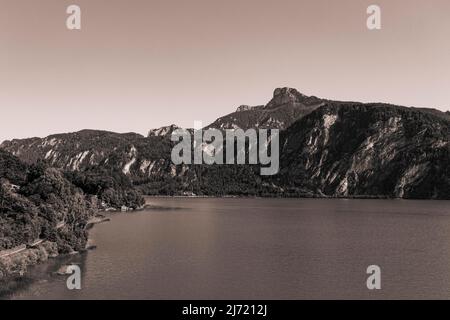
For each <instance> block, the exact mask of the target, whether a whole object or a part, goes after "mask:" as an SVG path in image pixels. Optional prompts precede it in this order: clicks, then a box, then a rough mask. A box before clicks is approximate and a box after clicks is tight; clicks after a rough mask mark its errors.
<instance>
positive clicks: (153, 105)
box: [0, 0, 450, 141]
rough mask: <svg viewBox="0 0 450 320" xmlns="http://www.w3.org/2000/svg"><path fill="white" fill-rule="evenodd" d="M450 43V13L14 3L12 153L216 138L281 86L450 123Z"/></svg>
mask: <svg viewBox="0 0 450 320" xmlns="http://www.w3.org/2000/svg"><path fill="white" fill-rule="evenodd" d="M71 4H77V5H79V6H80V7H81V10H82V30H81V31H70V30H67V28H66V24H65V23H66V18H67V16H68V15H67V14H66V8H67V7H68V6H69V5H71ZM370 4H378V5H380V6H381V9H382V29H381V30H379V31H369V30H368V29H367V28H366V18H367V14H366V8H367V7H368V5H370ZM449 39H450V1H448V0H427V1H423V0H372V1H367V0H314V1H313V0H309V1H302V0H222V1H218V0H177V1H174V0H157V1H156V0H71V1H65V0H39V1H35V0H0V110H1V118H0V141H2V140H5V139H12V138H24V137H31V136H47V135H49V134H53V133H61V132H71V131H77V130H80V129H85V128H90V129H103V130H111V131H117V132H130V131H133V132H138V133H142V134H145V133H146V132H147V131H148V130H149V129H150V128H154V127H159V126H163V125H168V124H171V123H175V124H178V125H181V126H184V127H192V126H193V122H194V120H202V121H203V122H204V124H205V125H206V124H208V123H209V122H212V121H213V120H214V119H216V118H217V117H219V116H222V115H225V114H227V113H230V112H232V111H234V110H235V109H236V107H238V106H239V105H240V104H250V105H258V104H265V103H266V102H268V100H269V99H270V98H271V96H272V92H273V90H274V89H275V88H276V87H281V86H290V87H295V88H297V89H298V90H299V91H300V92H302V93H304V94H307V95H316V96H319V97H324V98H331V99H339V100H354V101H355V100H356V101H363V102H375V101H381V102H391V103H396V104H401V105H407V106H410V105H414V106H422V107H433V108H437V109H440V110H450V59H449V57H450V41H449Z"/></svg>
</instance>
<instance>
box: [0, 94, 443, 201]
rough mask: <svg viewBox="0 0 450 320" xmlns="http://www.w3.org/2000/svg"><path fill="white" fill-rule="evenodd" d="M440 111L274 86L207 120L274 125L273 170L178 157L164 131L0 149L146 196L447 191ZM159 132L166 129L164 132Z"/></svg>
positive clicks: (219, 124) (18, 143)
mask: <svg viewBox="0 0 450 320" xmlns="http://www.w3.org/2000/svg"><path fill="white" fill-rule="evenodd" d="M449 123H450V118H449V115H448V113H444V112H440V111H438V110H434V109H423V108H406V107H400V106H394V105H389V104H381V103H370V104H364V103H358V102H339V101H331V100H325V99H320V98H317V97H314V96H312V97H309V96H306V95H303V94H301V93H300V92H298V91H297V90H295V89H291V88H279V89H276V90H275V92H274V95H273V98H272V99H271V101H269V102H268V103H267V104H266V105H265V106H257V107H255V108H252V107H248V108H247V107H245V108H240V110H239V111H237V112H234V113H232V114H230V115H227V116H224V117H221V118H219V119H217V120H216V121H215V122H213V123H212V124H210V125H209V126H207V127H206V128H211V127H214V128H218V129H236V128H242V129H248V128H256V129H260V128H279V129H281V130H282V134H281V138H280V139H281V140H280V146H281V149H280V163H281V170H280V173H279V174H278V175H276V176H273V177H261V176H259V174H258V172H259V171H258V170H257V167H255V166H250V165H239V166H237V165H236V166H220V165H213V166H207V165H179V166H175V165H174V164H173V163H172V162H171V159H170V152H171V149H172V146H173V143H172V142H171V141H170V134H169V133H170V131H171V130H173V129H175V128H176V126H174V125H173V126H169V127H165V129H164V130H156V131H151V132H154V134H149V136H148V137H143V136H141V135H138V134H134V133H128V134H118V133H112V132H104V131H89V130H84V131H81V132H77V133H69V134H62V135H52V136H49V137H47V138H43V139H39V138H33V139H25V140H13V141H7V142H4V143H3V144H2V145H1V148H2V149H4V150H7V151H9V152H11V153H12V154H14V155H15V156H17V157H19V158H20V159H21V160H23V161H24V162H26V163H29V164H32V163H35V162H36V161H39V160H42V161H45V162H47V163H49V164H50V165H51V166H55V167H58V168H62V169H63V170H66V171H71V172H84V171H86V170H92V169H93V168H104V170H117V171H120V172H122V173H123V174H124V175H126V176H127V177H129V178H130V179H131V181H132V182H133V184H134V185H135V187H137V188H139V189H140V190H141V191H142V192H144V193H145V194H152V195H173V194H181V195H182V194H186V195H189V194H197V195H200V194H205V195H262V196H331V197H354V196H363V197H398V198H427V199H429V198H430V199H431V198H433V199H449V198H450V191H449V185H450V178H449V169H448V168H449V167H450V160H449V148H450V145H449V140H450V139H449V130H450V129H449V128H450V125H449ZM166 131H167V132H166Z"/></svg>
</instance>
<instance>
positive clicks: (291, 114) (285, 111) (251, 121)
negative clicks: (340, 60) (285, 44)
mask: <svg viewBox="0 0 450 320" xmlns="http://www.w3.org/2000/svg"><path fill="white" fill-rule="evenodd" d="M324 104H325V101H324V100H321V99H319V98H317V97H314V96H312V97H308V96H305V95H303V94H301V93H300V92H298V91H297V90H296V89H292V88H278V89H276V90H275V91H274V93H273V98H272V100H270V101H269V102H268V103H267V104H266V105H265V106H255V107H251V106H247V105H242V106H240V107H238V109H237V110H236V112H233V113H230V114H228V115H226V116H224V117H221V118H219V119H217V120H216V121H215V122H213V123H212V124H210V125H209V126H208V128H217V129H238V128H240V129H244V130H247V129H249V128H257V129H266V128H271V129H286V128H287V127H289V126H290V125H291V124H292V123H293V122H295V121H296V120H299V119H300V118H302V117H303V116H305V115H307V114H309V113H311V112H312V111H314V110H315V109H317V108H318V107H320V106H323V105H324Z"/></svg>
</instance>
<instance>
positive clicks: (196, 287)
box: [11, 198, 450, 299]
mask: <svg viewBox="0 0 450 320" xmlns="http://www.w3.org/2000/svg"><path fill="white" fill-rule="evenodd" d="M149 201H151V202H152V203H153V204H156V205H160V206H164V207H171V208H173V209H172V210H167V209H166V210H163V209H161V210H159V209H158V210H147V211H143V212H136V213H120V214H114V215H112V216H111V218H112V220H111V222H108V223H104V224H100V225H97V226H95V227H94V229H92V230H91V233H90V235H91V238H92V240H93V241H94V243H95V244H96V245H97V246H98V247H97V249H96V250H93V251H89V252H88V253H85V254H83V255H76V256H72V257H66V258H62V259H56V260H52V261H50V262H48V263H46V264H43V265H40V266H38V267H35V268H32V270H31V271H30V274H29V279H30V284H29V285H24V286H23V288H21V289H20V290H17V291H16V292H15V293H14V294H13V295H12V296H11V298H17V299H103V298H105V299H302V298H306V299H318V298H322V299H335V298H343V299H347V298H358V299H379V298H395V299H396V298H419V299H420V298H447V299H449V298H450V202H449V201H405V200H338V199H330V200H328V199H231V198H227V199H212V198H151V199H149ZM175 208H178V209H175ZM61 263H78V264H79V265H80V267H81V270H82V290H79V291H69V290H68V289H67V287H66V277H65V276H57V275H55V274H54V271H55V270H57V269H58V267H59V266H60V265H61ZM369 265H378V266H380V267H381V285H382V289H381V290H376V291H369V290H368V289H367V287H366V279H367V277H368V275H367V274H366V269H367V267H368V266H369Z"/></svg>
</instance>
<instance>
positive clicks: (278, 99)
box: [266, 87, 308, 108]
mask: <svg viewBox="0 0 450 320" xmlns="http://www.w3.org/2000/svg"><path fill="white" fill-rule="evenodd" d="M307 98H308V97H307V96H305V95H304V94H302V93H300V92H298V91H297V89H294V88H288V87H284V88H277V89H275V91H274V92H273V98H272V100H270V102H269V103H268V104H267V105H266V107H267V108H272V107H277V106H280V105H284V104H288V103H301V102H303V101H304V100H305V99H307Z"/></svg>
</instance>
